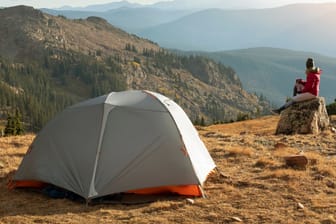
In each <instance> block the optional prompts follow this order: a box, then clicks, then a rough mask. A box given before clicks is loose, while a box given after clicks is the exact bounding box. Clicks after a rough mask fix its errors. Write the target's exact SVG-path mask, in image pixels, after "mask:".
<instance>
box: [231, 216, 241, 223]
mask: <svg viewBox="0 0 336 224" xmlns="http://www.w3.org/2000/svg"><path fill="white" fill-rule="evenodd" d="M232 219H233V220H234V221H237V222H242V221H243V220H241V218H239V217H237V216H233V217H232Z"/></svg>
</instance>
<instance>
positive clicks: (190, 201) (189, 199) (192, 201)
mask: <svg viewBox="0 0 336 224" xmlns="http://www.w3.org/2000/svg"><path fill="white" fill-rule="evenodd" d="M187 202H188V203H189V204H191V205H193V204H195V201H194V200H193V199H191V198H187Z"/></svg>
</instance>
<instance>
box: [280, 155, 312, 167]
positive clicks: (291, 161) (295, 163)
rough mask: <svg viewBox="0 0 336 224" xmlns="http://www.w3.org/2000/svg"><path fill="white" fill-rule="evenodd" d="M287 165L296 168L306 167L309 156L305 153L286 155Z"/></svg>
mask: <svg viewBox="0 0 336 224" xmlns="http://www.w3.org/2000/svg"><path fill="white" fill-rule="evenodd" d="M284 159H285V162H286V165H287V166H290V167H295V168H305V167H306V165H307V164H308V158H307V157H306V156H304V155H291V156H286V157H284Z"/></svg>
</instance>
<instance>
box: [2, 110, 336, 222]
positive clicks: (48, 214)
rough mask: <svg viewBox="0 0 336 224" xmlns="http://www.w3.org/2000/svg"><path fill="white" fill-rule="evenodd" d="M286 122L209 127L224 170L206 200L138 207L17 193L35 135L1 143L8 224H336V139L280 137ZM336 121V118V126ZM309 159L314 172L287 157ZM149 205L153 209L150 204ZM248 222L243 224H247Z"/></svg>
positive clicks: (166, 200)
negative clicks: (14, 181)
mask: <svg viewBox="0 0 336 224" xmlns="http://www.w3.org/2000/svg"><path fill="white" fill-rule="evenodd" d="M278 119H279V117H278V116H268V117H262V118H260V119H255V120H250V121H244V122H235V123H231V124H223V125H213V126H209V127H202V128H200V129H199V133H200V136H201V138H202V139H203V141H204V142H205V145H206V147H207V148H208V150H209V152H210V154H211V156H212V157H213V159H214V161H215V163H216V165H217V167H218V170H217V171H216V172H215V173H214V174H213V175H212V176H210V177H209V179H208V180H207V182H206V184H205V186H204V190H205V192H206V195H207V197H206V198H194V199H193V200H194V203H193V204H192V203H190V202H188V201H187V200H186V199H185V198H176V197H164V196H162V197H158V198H156V199H158V200H150V201H151V202H150V203H149V202H148V201H147V199H148V198H147V199H145V200H144V198H141V197H140V198H138V200H137V203H138V204H127V203H126V204H121V203H117V204H99V205H93V206H86V205H85V204H84V203H78V202H73V201H70V200H67V199H58V200H57V199H51V198H48V197H46V196H44V195H43V194H42V193H40V192H37V191H30V190H23V189H17V190H14V191H9V190H8V189H7V187H6V183H7V180H8V178H9V177H10V175H11V173H12V172H13V171H14V170H16V169H17V167H18V165H19V163H20V161H21V159H22V157H23V155H24V154H25V152H26V151H27V149H28V147H29V144H30V143H31V141H32V139H33V138H34V135H26V136H20V137H6V138H0V149H1V150H0V164H2V166H0V191H1V192H2V194H0V207H1V209H0V222H1V223H27V224H30V223H42V222H43V223H78V224H79V223H117V224H118V223H236V222H237V223H238V222H242V223H265V224H266V223H334V222H335V219H336V217H335V209H336V207H335V200H336V187H335V185H336V161H335V147H336V140H335V139H336V133H335V132H332V131H330V130H326V131H324V132H323V133H321V134H318V135H292V136H284V135H279V136H276V135H274V132H275V128H276V124H277V121H278ZM335 119H336V118H335V117H334V118H333V122H334V124H333V125H334V127H335V125H336V123H335V122H336V120H335ZM300 152H301V153H304V155H306V156H307V157H308V160H309V163H308V165H307V167H306V169H294V168H291V167H288V166H286V165H285V163H284V157H285V156H288V155H293V154H297V153H300ZM146 201H147V203H146ZM239 220H241V221H239Z"/></svg>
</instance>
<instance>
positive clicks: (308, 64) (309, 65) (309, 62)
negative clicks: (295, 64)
mask: <svg viewBox="0 0 336 224" xmlns="http://www.w3.org/2000/svg"><path fill="white" fill-rule="evenodd" d="M314 67H315V65H314V60H313V59H312V58H308V59H307V61H306V68H307V69H313V68H314Z"/></svg>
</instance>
